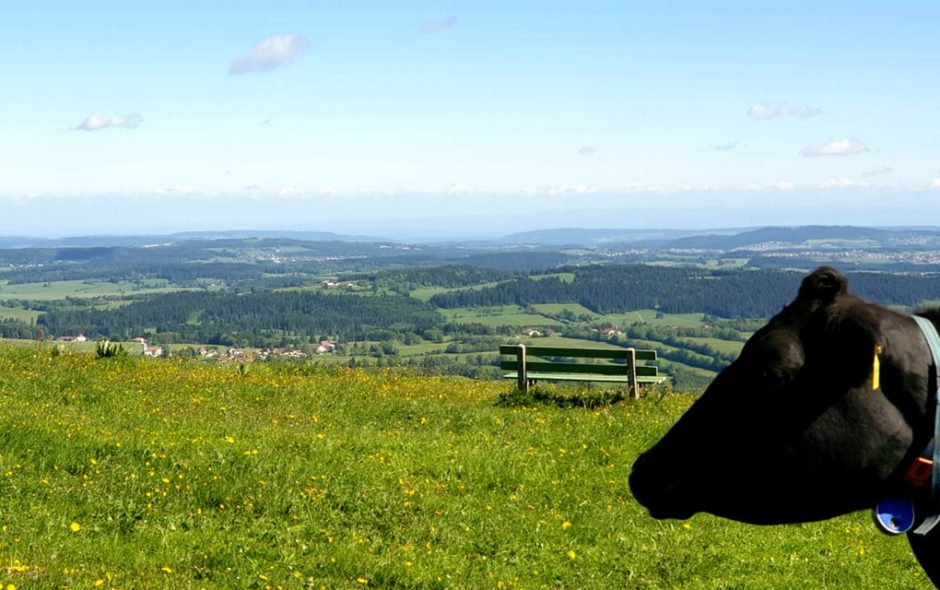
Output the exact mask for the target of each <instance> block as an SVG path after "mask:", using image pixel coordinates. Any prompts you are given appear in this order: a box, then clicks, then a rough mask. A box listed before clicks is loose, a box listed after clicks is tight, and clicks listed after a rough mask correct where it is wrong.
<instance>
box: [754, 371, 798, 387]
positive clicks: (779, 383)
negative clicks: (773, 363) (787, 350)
mask: <svg viewBox="0 0 940 590" xmlns="http://www.w3.org/2000/svg"><path fill="white" fill-rule="evenodd" d="M792 378H793V372H792V371H789V370H787V369H785V368H783V367H765V368H764V369H763V370H761V371H760V380H761V383H763V384H764V385H765V386H767V387H772V388H775V389H779V388H781V387H783V386H785V385H786V384H787V383H789V382H790V381H791V380H792Z"/></svg>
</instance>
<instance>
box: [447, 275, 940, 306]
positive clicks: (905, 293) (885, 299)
mask: <svg viewBox="0 0 940 590" xmlns="http://www.w3.org/2000/svg"><path fill="white" fill-rule="evenodd" d="M570 270H571V272H573V273H574V277H575V278H574V280H573V281H570V282H567V281H562V280H560V279H557V278H553V277H549V278H543V279H538V280H536V279H533V278H531V277H518V278H515V279H513V280H510V281H505V282H502V283H500V284H498V285H496V286H493V287H488V288H482V289H466V290H461V291H455V292H449V293H441V294H438V295H435V296H434V297H432V298H431V303H432V304H433V305H436V306H438V307H442V308H452V307H470V306H486V305H509V304H513V305H531V304H538V303H552V302H560V301H572V302H577V303H579V304H581V305H583V306H584V307H586V308H588V309H590V310H592V311H594V312H596V313H613V312H625V311H630V310H633V309H650V308H656V309H659V310H661V311H663V312H667V313H690V312H704V313H707V314H711V315H715V316H719V317H724V318H755V317H769V316H771V315H773V314H775V313H777V312H778V311H780V309H781V308H782V307H783V306H784V305H786V304H787V303H788V302H789V301H791V300H792V299H793V297H794V296H795V295H796V292H797V289H798V288H799V284H800V281H801V280H802V278H803V276H804V273H801V272H794V271H767V270H736V271H708V270H702V269H697V268H671V267H660V266H643V265H634V266H591V267H585V268H574V269H570ZM849 280H850V283H851V288H852V291H853V292H855V293H856V294H858V295H859V296H861V297H864V298H867V299H871V300H873V301H877V302H879V303H882V304H885V305H916V304H918V303H919V302H921V301H924V300H926V299H930V298H931V297H937V295H938V294H940V276H938V275H933V274H930V275H926V274H888V273H850V274H849Z"/></svg>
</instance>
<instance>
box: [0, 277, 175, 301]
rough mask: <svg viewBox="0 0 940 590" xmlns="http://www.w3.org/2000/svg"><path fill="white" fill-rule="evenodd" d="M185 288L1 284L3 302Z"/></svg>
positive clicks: (84, 283) (124, 283)
mask: <svg viewBox="0 0 940 590" xmlns="http://www.w3.org/2000/svg"><path fill="white" fill-rule="evenodd" d="M186 290H193V289H186V288H183V287H174V286H172V285H170V284H169V283H168V282H167V281H160V280H148V281H143V282H141V283H131V282H128V281H120V282H114V283H112V282H109V281H81V280H73V281H53V282H49V283H17V284H12V285H11V284H9V283H7V282H5V281H4V282H0V300H4V299H24V300H29V301H56V300H59V299H65V298H66V297H75V298H91V297H106V296H130V295H139V294H142V293H151V294H152V293H171V292H175V291H186Z"/></svg>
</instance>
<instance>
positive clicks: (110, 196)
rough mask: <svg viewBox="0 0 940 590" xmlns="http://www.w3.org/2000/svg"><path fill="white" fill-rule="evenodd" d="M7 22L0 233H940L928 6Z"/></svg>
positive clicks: (148, 11) (67, 9)
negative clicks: (819, 227) (930, 228)
mask: <svg viewBox="0 0 940 590" xmlns="http://www.w3.org/2000/svg"><path fill="white" fill-rule="evenodd" d="M0 13H2V15H3V18H2V19H0V52H2V54H3V55H4V56H5V58H4V64H5V65H4V73H3V76H2V80H3V90H2V92H0V112H2V113H4V115H5V116H4V120H5V122H4V131H3V133H2V134H0V234H6V235H11V234H12V235H17V234H19V235H22V234H33V235H35V234H50V235H62V234H86V233H101V232H106V233H135V232H168V231H177V230H189V229H245V228H258V229H311V230H334V231H342V232H356V233H371V234H380V235H389V236H399V237H400V236H408V235H421V236H428V237H430V236H438V237H447V236H451V237H467V236H471V235H496V234H500V233H507V232H510V231H515V230H525V229H533V228H538V227H553V226H573V225H577V226H583V227H644V226H659V227H732V226H753V225H767V224H796V223H838V224H841V223H853V224H864V225H924V224H932V223H938V222H937V221H936V220H938V219H940V217H938V216H937V215H936V214H940V203H938V201H940V143H938V141H937V139H938V138H937V135H938V130H940V109H938V108H937V104H938V96H940V82H938V80H940V71H938V65H940V41H937V35H936V28H935V27H936V23H938V22H940V3H936V2H934V1H933V0H931V1H919V2H918V1H915V2H906V3H886V2H866V1H858V0H856V1H853V2H843V1H832V2H799V1H797V2H789V3H755V2H721V1H718V2H708V3H706V2H656V3H653V2H642V3H639V2H626V1H620V2H591V1H581V2H551V1H540V2H529V1H521V0H520V1H502V2H488V1H475V2H460V1H451V2H418V1H412V2H407V1H405V2H395V3H386V2H381V3H380V2H355V1H352V2H342V3H337V2H315V1H312V2H311V1H307V2H275V1H272V2H238V1H226V2H209V1H203V2H198V1H190V2H172V1H168V2H160V3H129V2H126V1H125V2H105V1H97V2H96V1H90V2H81V1H73V2H64V1H60V2H43V1H41V0H39V1H32V2H22V1H21V2H7V1H4V0H0Z"/></svg>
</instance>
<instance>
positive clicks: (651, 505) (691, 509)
mask: <svg viewBox="0 0 940 590" xmlns="http://www.w3.org/2000/svg"><path fill="white" fill-rule="evenodd" d="M670 467H674V466H670V465H668V464H667V465H666V466H665V468H663V466H661V465H659V464H657V463H656V462H655V461H653V460H651V458H650V457H649V456H648V455H647V454H644V455H640V457H639V458H638V459H637V460H636V463H634V464H633V469H632V470H631V471H630V478H629V483H630V491H631V492H633V497H635V498H636V499H637V501H638V502H639V503H640V504H641V505H642V506H643V507H645V508H646V509H647V510H649V513H650V516H652V517H653V518H656V519H661V520H662V519H667V518H675V519H680V520H684V519H686V518H690V517H691V516H692V515H693V514H695V513H696V512H698V511H699V510H698V509H697V508H695V506H694V502H693V501H692V499H691V498H690V497H689V496H688V495H687V494H686V493H685V491H684V490H683V487H682V485H681V484H682V474H681V473H680V472H679V471H677V470H676V469H673V468H670Z"/></svg>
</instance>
